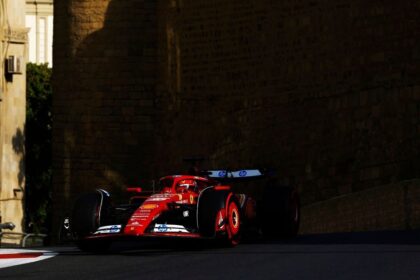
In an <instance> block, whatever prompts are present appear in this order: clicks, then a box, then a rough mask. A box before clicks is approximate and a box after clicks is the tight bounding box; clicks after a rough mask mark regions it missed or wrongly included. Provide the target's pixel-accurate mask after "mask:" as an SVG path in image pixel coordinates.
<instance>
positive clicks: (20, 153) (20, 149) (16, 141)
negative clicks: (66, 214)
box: [12, 128, 25, 229]
mask: <svg viewBox="0 0 420 280" xmlns="http://www.w3.org/2000/svg"><path fill="white" fill-rule="evenodd" d="M12 147H13V151H14V152H15V154H16V157H18V158H19V166H18V168H19V170H18V172H17V181H18V188H14V189H13V193H14V196H15V198H16V197H18V198H20V197H21V196H22V201H21V203H22V208H24V206H25V204H24V201H25V199H24V194H25V192H24V189H25V132H24V131H22V130H21V129H20V128H18V129H17V130H16V133H15V135H14V136H13V137H12ZM21 226H22V228H23V229H24V228H25V221H24V220H22V224H21Z"/></svg>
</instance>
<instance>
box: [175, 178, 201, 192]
mask: <svg viewBox="0 0 420 280" xmlns="http://www.w3.org/2000/svg"><path fill="white" fill-rule="evenodd" d="M196 186H197V184H196V182H195V181H194V180H191V179H186V180H181V181H180V182H179V183H178V186H177V188H176V190H177V192H180V193H185V192H193V191H195V188H196Z"/></svg>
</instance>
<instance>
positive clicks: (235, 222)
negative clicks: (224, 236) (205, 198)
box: [229, 202, 241, 237]
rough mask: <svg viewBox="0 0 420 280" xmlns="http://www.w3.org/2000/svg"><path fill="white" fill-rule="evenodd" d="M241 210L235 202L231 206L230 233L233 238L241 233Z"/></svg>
mask: <svg viewBox="0 0 420 280" xmlns="http://www.w3.org/2000/svg"><path fill="white" fill-rule="evenodd" d="M240 223H241V220H240V216H239V209H238V206H237V205H236V203H235V202H231V203H230V204H229V231H230V234H231V236H232V237H235V235H237V234H238V233H239V229H240Z"/></svg>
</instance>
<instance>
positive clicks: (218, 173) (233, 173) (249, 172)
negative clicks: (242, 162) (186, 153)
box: [208, 169, 264, 179]
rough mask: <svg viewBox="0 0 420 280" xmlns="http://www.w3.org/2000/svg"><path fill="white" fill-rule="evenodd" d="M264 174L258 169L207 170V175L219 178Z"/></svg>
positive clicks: (251, 176)
mask: <svg viewBox="0 0 420 280" xmlns="http://www.w3.org/2000/svg"><path fill="white" fill-rule="evenodd" d="M261 176H264V174H263V173H262V172H261V171H260V170H259V169H243V170H237V171H227V170H208V177H210V178H219V179H223V178H225V179H231V178H255V177H261Z"/></svg>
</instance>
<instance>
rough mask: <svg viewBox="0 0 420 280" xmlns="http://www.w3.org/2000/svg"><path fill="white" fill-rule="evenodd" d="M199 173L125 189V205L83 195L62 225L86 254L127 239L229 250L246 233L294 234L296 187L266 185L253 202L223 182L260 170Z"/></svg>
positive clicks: (98, 194) (258, 174) (100, 193)
mask: <svg viewBox="0 0 420 280" xmlns="http://www.w3.org/2000/svg"><path fill="white" fill-rule="evenodd" d="M201 174H202V175H199V176H195V175H173V176H166V177H163V178H161V179H160V180H159V192H157V193H147V192H142V190H141V188H139V187H133V188H127V191H129V192H130V193H133V194H132V196H131V198H130V199H129V203H128V204H124V205H113V203H112V200H111V195H110V194H109V193H108V192H107V191H106V190H103V189H98V190H96V191H95V192H92V193H87V194H84V195H83V196H81V197H80V198H78V199H77V200H76V202H75V204H74V207H73V211H72V215H71V216H70V217H69V218H67V219H66V220H65V227H66V228H67V229H68V230H70V231H71V234H72V236H74V237H75V239H76V243H77V244H78V246H79V248H81V249H82V250H86V251H99V250H101V251H103V250H105V249H106V248H107V247H108V246H109V245H110V244H111V243H112V242H113V241H116V240H120V239H124V238H127V237H131V238H135V239H141V238H146V237H156V238H157V237H162V238H163V237H175V238H193V239H214V240H216V241H217V242H219V243H220V244H224V245H228V246H234V245H236V244H238V243H239V241H240V239H241V236H242V235H243V234H245V233H249V232H253V233H254V235H253V236H256V235H257V236H258V235H262V236H264V237H270V238H273V237H274V238H276V237H293V236H295V235H296V234H297V232H298V228H299V219H300V207H299V197H298V193H297V192H296V190H295V189H293V188H291V187H285V186H276V185H273V184H267V186H265V187H264V191H263V195H262V198H261V199H259V200H258V202H257V200H256V199H254V198H252V197H251V196H249V195H247V194H243V193H234V192H233V189H232V187H231V185H232V184H230V183H229V184H227V183H226V182H231V183H234V182H235V181H241V180H250V179H256V178H262V177H265V174H263V172H262V171H261V170H258V169H246V170H239V171H226V170H213V171H206V172H202V173H201ZM203 174H204V175H203ZM70 225H71V226H70Z"/></svg>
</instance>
